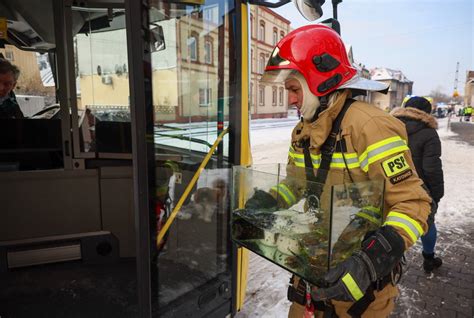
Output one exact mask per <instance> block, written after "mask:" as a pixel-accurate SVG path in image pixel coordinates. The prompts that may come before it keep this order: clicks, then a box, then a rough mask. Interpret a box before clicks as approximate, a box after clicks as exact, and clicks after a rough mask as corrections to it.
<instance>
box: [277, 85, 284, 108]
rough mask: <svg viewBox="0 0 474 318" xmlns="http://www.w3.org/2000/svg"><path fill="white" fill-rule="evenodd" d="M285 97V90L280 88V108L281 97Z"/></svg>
mask: <svg viewBox="0 0 474 318" xmlns="http://www.w3.org/2000/svg"><path fill="white" fill-rule="evenodd" d="M284 96H285V90H284V89H283V87H280V94H278V99H279V102H280V106H283V97H284Z"/></svg>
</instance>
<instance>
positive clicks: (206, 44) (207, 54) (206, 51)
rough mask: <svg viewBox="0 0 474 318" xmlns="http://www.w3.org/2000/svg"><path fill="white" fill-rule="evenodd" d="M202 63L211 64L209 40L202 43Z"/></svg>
mask: <svg viewBox="0 0 474 318" xmlns="http://www.w3.org/2000/svg"><path fill="white" fill-rule="evenodd" d="M204 63H206V64H212V42H211V41H210V40H206V42H204Z"/></svg>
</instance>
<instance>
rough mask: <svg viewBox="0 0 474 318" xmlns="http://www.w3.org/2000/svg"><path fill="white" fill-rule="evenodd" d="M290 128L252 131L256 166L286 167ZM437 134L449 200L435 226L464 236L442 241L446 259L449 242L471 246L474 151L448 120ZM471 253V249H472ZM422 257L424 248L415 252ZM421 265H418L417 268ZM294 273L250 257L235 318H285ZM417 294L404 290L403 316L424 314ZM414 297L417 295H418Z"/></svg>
mask: <svg viewBox="0 0 474 318" xmlns="http://www.w3.org/2000/svg"><path fill="white" fill-rule="evenodd" d="M287 124H288V125H287V126H278V127H269V128H267V129H261V130H252V131H251V145H252V153H253V162H254V164H262V163H284V162H286V159H287V151H288V147H289V143H290V136H291V131H292V129H293V126H294V124H296V120H295V121H294V123H292V122H291V121H288V122H287ZM439 124H440V125H439V126H440V128H439V129H438V134H439V135H440V138H441V142H442V150H443V154H442V161H443V170H444V178H445V196H444V198H443V199H442V200H441V203H440V206H439V209H438V213H437V216H436V224H437V225H438V231H439V232H440V234H441V235H442V233H445V234H446V235H449V233H456V234H460V235H459V237H461V239H460V241H459V240H456V242H452V241H451V240H449V239H448V240H446V239H445V240H440V241H439V242H438V243H439V244H438V246H437V251H438V252H439V254H440V255H441V256H443V251H445V250H447V249H448V248H449V245H450V244H454V243H456V244H469V243H468V242H466V241H463V240H462V233H463V232H464V229H463V228H465V226H466V225H468V224H469V225H472V224H474V208H473V206H472V193H474V181H473V176H472V173H473V172H472V158H474V147H472V146H469V145H467V144H465V143H462V142H459V141H456V140H454V138H453V137H455V136H456V134H454V133H452V132H451V131H449V129H448V128H447V119H441V120H439ZM469 248H470V249H472V246H469ZM413 249H414V252H415V253H416V254H419V253H420V249H421V247H420V245H419V244H418V245H417V246H415V247H414V248H413ZM417 266H418V265H417ZM289 278H290V274H288V272H287V271H285V270H283V269H281V268H280V267H278V266H276V265H273V264H271V263H270V262H268V261H267V260H265V259H263V258H261V257H259V256H257V255H255V254H253V253H251V256H250V266H249V277H248V286H247V297H246V300H245V304H244V307H243V309H242V310H241V311H240V312H239V313H238V314H237V316H236V317H238V318H247V317H266V318H270V317H275V318H279V317H287V313H288V309H289V306H290V303H289V301H287V300H286V291H287V286H288V281H289ZM417 294H418V291H417V290H414V289H409V288H407V287H402V288H401V295H400V299H399V301H398V303H400V302H401V303H403V304H404V305H402V306H403V307H406V310H405V308H401V309H403V312H404V313H405V315H406V316H405V317H417V316H418V314H417V313H420V312H421V311H423V310H421V311H420V310H417V308H416V304H415V302H414V301H415V300H416V299H413V298H414V296H416V295H417ZM415 298H416V297H415Z"/></svg>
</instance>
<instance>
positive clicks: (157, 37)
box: [150, 24, 166, 53]
mask: <svg viewBox="0 0 474 318" xmlns="http://www.w3.org/2000/svg"><path fill="white" fill-rule="evenodd" d="M154 25H155V27H154V28H153V29H150V51H151V53H153V52H158V51H163V50H164V49H166V44H165V35H164V33H163V27H162V26H161V25H158V24H154Z"/></svg>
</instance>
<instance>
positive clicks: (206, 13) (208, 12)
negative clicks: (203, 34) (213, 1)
mask: <svg viewBox="0 0 474 318" xmlns="http://www.w3.org/2000/svg"><path fill="white" fill-rule="evenodd" d="M215 11H216V7H211V8H208V9H204V10H203V19H204V20H205V21H207V22H212V23H216V19H214V16H215V15H214V12H215Z"/></svg>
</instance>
